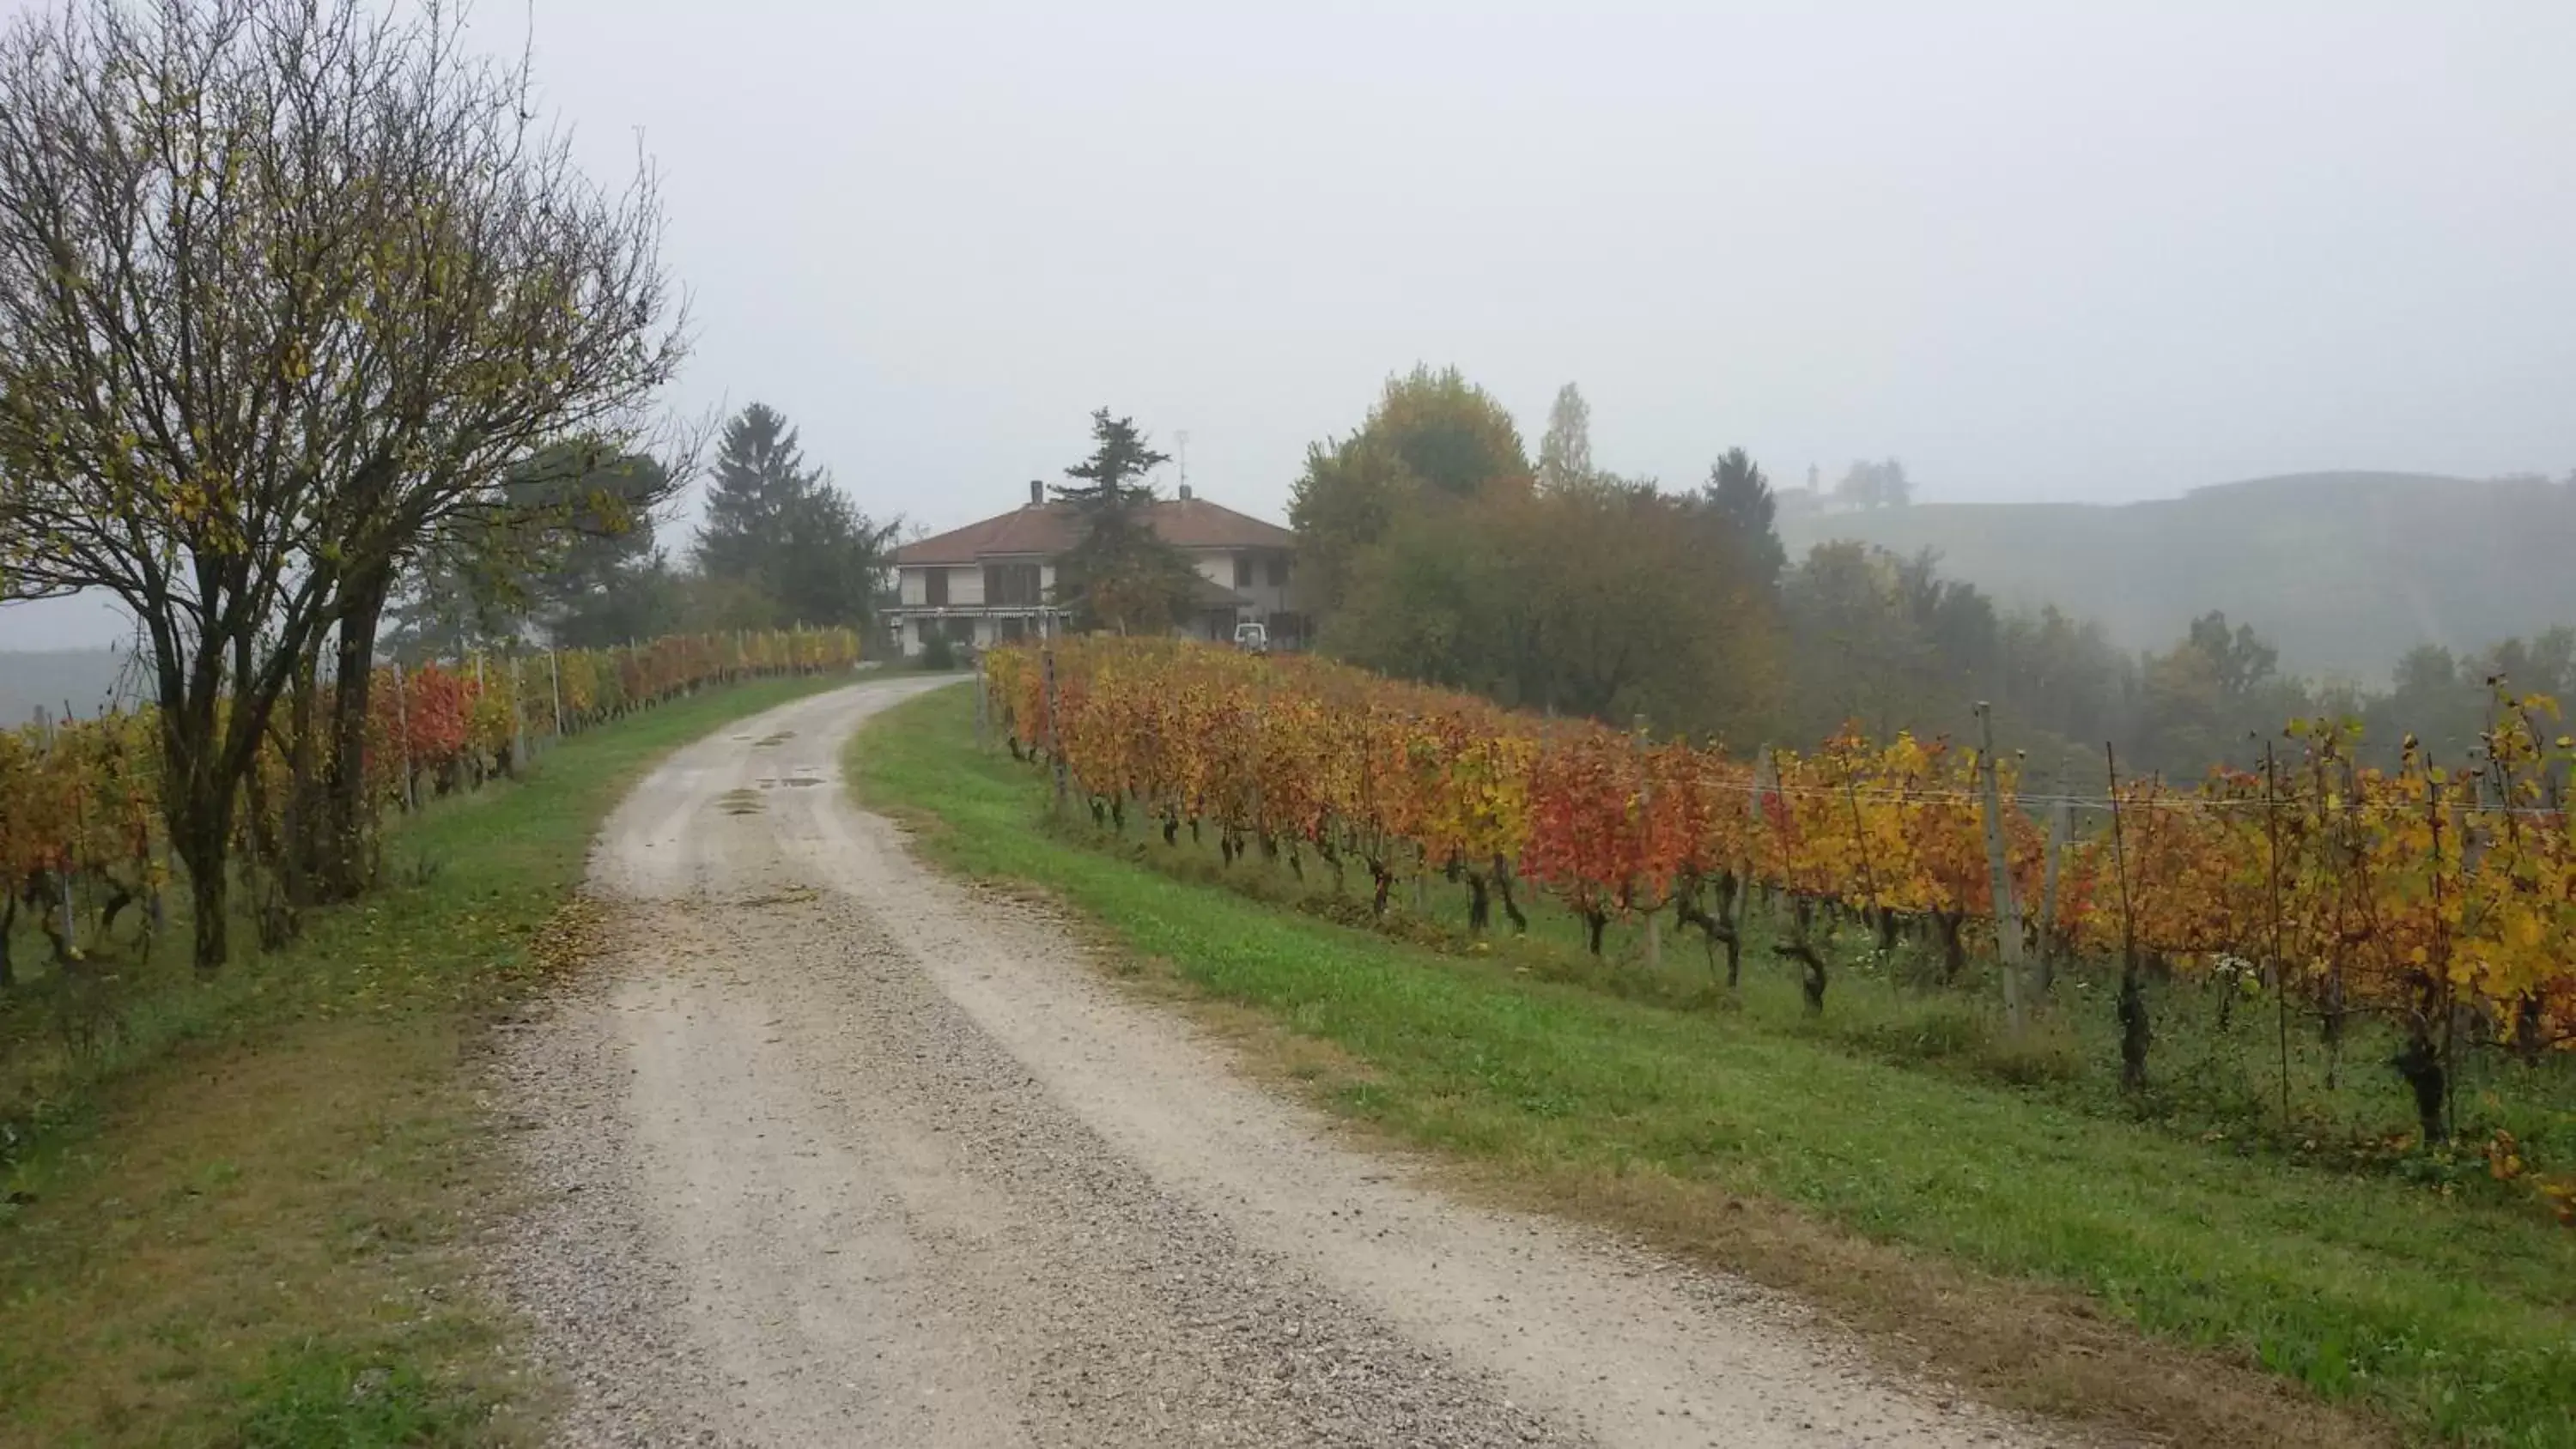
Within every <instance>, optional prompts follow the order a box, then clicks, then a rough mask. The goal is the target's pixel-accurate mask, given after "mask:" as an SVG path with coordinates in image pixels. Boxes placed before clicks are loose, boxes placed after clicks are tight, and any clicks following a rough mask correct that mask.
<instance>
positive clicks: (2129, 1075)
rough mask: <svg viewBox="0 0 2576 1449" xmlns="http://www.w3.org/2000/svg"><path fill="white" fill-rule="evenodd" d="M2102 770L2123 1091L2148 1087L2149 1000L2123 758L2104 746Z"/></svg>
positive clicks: (2107, 742)
mask: <svg viewBox="0 0 2576 1449" xmlns="http://www.w3.org/2000/svg"><path fill="white" fill-rule="evenodd" d="M2102 768H2103V772H2104V773H2105V774H2106V775H2108V776H2109V777H2110V782H2111V871H2112V874H2113V875H2114V876H2116V877H2117V878H2118V879H2119V882H2120V1008H2119V1017H2120V1090H2121V1091H2123V1092H2131V1093H2134V1092H2137V1091H2139V1090H2140V1089H2142V1088H2144V1087H2145V1086H2146V1084H2147V1000H2146V994H2145V988H2144V987H2143V986H2142V985H2141V984H2140V983H2139V980H2138V918H2137V914H2136V913H2135V912H2134V911H2133V910H2131V909H2130V905H2129V850H2128V845H2127V842H2126V840H2125V838H2124V835H2123V832H2122V830H2121V824H2120V757H2119V756H2118V755H2117V754H2115V753H2114V752H2113V751H2112V748H2111V744H2110V742H2109V741H2108V740H2105V741H2103V743H2102Z"/></svg>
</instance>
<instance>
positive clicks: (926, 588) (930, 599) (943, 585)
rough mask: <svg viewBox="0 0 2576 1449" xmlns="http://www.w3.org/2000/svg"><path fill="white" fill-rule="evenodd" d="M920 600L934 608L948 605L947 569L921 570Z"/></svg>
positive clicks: (942, 607)
mask: <svg viewBox="0 0 2576 1449" xmlns="http://www.w3.org/2000/svg"><path fill="white" fill-rule="evenodd" d="M921 601H922V602H923V603H925V604H928V605H930V606H931V607H932V608H935V609H944V608H946V607H948V570H946V569H924V570H923V571H922V575H921Z"/></svg>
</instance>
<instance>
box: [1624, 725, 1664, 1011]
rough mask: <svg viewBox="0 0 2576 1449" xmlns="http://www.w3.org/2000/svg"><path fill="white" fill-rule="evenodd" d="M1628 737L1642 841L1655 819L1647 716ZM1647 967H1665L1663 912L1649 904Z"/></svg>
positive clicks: (1647, 917) (1652, 969)
mask: <svg viewBox="0 0 2576 1449" xmlns="http://www.w3.org/2000/svg"><path fill="white" fill-rule="evenodd" d="M1630 740H1631V743H1632V745H1633V746H1634V750H1635V754H1636V759H1637V841H1638V843H1639V844H1640V845H1643V844H1645V842H1646V832H1647V831H1648V830H1649V829H1651V828H1653V824H1654V819H1655V782H1654V779H1653V778H1652V777H1651V776H1649V775H1648V774H1647V773H1646V717H1645V716H1644V715H1642V714H1641V715H1639V716H1637V728H1636V729H1635V731H1634V732H1633V733H1632V734H1631V736H1630ZM1646 969H1647V970H1649V971H1661V970H1663V969H1664V917H1663V912H1662V911H1661V910H1660V909H1657V908H1656V907H1654V906H1652V905H1649V906H1648V907H1647V909H1646Z"/></svg>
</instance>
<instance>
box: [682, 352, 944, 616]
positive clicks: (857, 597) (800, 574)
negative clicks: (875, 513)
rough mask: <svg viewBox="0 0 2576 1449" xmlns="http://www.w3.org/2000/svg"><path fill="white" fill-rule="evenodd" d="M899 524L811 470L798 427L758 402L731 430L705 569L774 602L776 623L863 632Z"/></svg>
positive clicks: (704, 552)
mask: <svg viewBox="0 0 2576 1449" xmlns="http://www.w3.org/2000/svg"><path fill="white" fill-rule="evenodd" d="M896 527H897V525H896V524H895V523H885V524H878V523H875V522H873V521H871V520H870V519H869V518H868V516H867V515H866V514H864V513H861V512H860V511H859V510H858V508H857V507H856V506H855V505H854V504H852V503H851V502H850V500H849V498H848V496H847V495H845V494H843V493H842V492H841V491H840V490H839V489H838V488H835V487H833V486H832V482H831V479H830V478H829V476H828V475H826V474H824V473H823V472H822V471H821V470H819V469H813V468H809V467H807V466H806V464H805V455H804V451H803V449H801V448H800V447H799V446H798V444H797V439H796V430H795V429H794V428H792V427H790V426H788V424H787V419H786V418H785V417H783V416H781V415H780V414H779V412H778V411H777V409H775V408H771V407H768V406H766V405H764V404H761V403H753V404H751V405H750V406H749V407H746V408H744V409H743V410H742V412H741V413H739V414H738V415H736V416H735V417H734V419H733V420H732V421H731V422H728V423H726V424H725V430H724V436H723V438H722V439H720V440H719V442H718V443H717V447H716V461H715V467H714V468H713V470H712V471H711V473H710V475H709V478H708V483H707V517H706V522H705V524H703V525H702V526H701V527H700V528H699V529H698V537H697V544H696V549H695V554H696V561H697V565H698V572H699V573H701V574H702V575H704V576H705V577H707V578H708V579H711V580H716V581H720V582H722V583H725V584H729V585H734V586H736V587H737V588H744V589H748V590H749V591H751V592H753V593H754V594H756V595H757V596H759V597H760V598H762V599H765V600H766V602H767V606H768V607H767V608H766V609H765V610H755V611H754V612H756V613H763V614H764V615H765V618H764V620H763V622H766V623H768V624H772V625H777V624H790V623H800V622H801V623H807V624H825V623H830V624H853V625H860V626H864V625H865V624H866V623H867V620H868V617H869V615H870V614H871V613H872V612H873V607H874V601H875V597H876V593H877V588H878V585H879V583H880V582H881V579H882V576H883V574H884V573H885V569H886V564H887V554H888V550H889V545H890V544H891V543H892V541H893V538H894V533H895V529H896Z"/></svg>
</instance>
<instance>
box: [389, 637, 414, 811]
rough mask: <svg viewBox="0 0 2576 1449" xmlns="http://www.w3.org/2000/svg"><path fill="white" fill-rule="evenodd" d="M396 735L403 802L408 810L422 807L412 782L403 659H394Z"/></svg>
mask: <svg viewBox="0 0 2576 1449" xmlns="http://www.w3.org/2000/svg"><path fill="white" fill-rule="evenodd" d="M394 736H395V739H396V741H397V743H398V746H399V748H397V749H396V750H395V751H394V758H395V760H396V761H397V762H398V763H399V764H400V766H401V768H402V802H403V809H404V810H405V811H406V812H409V811H413V810H417V809H419V808H420V801H419V800H418V799H417V798H415V797H414V795H413V794H412V784H411V702H410V701H409V700H407V699H405V698H404V697H403V668H402V661H401V660H399V659H397V660H395V661H394Z"/></svg>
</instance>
